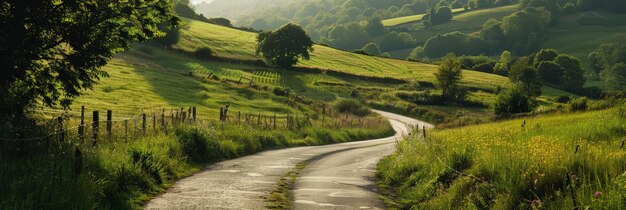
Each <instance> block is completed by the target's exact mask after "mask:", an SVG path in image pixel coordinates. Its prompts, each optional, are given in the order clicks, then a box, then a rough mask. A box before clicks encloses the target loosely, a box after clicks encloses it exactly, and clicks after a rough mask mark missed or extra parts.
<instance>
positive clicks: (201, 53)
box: [194, 47, 213, 60]
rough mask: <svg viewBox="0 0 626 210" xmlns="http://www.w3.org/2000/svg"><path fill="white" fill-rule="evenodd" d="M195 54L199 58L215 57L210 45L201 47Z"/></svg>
mask: <svg viewBox="0 0 626 210" xmlns="http://www.w3.org/2000/svg"><path fill="white" fill-rule="evenodd" d="M194 56H196V57H197V58H199V59H205V60H206V59H212V58H213V50H211V48H208V47H201V48H199V49H197V50H196V51H195V52H194Z"/></svg>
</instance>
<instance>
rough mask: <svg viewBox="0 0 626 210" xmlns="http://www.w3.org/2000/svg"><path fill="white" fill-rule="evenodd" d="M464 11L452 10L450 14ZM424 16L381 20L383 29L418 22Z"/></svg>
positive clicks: (460, 9) (462, 9) (459, 9)
mask: <svg viewBox="0 0 626 210" xmlns="http://www.w3.org/2000/svg"><path fill="white" fill-rule="evenodd" d="M464 11H465V9H464V8H457V9H452V13H453V14H458V13H462V12H464ZM424 15H426V14H417V15H410V16H404V17H397V18H391V19H386V20H383V21H382V23H383V26H385V27H392V26H397V25H402V24H407V23H412V22H417V21H420V20H422V17H424Z"/></svg>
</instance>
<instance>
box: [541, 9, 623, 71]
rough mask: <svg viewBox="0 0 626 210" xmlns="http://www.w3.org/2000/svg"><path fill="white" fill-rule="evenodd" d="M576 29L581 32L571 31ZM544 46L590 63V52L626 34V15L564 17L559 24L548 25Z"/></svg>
mask: <svg viewBox="0 0 626 210" xmlns="http://www.w3.org/2000/svg"><path fill="white" fill-rule="evenodd" d="M572 30H576V31H579V33H571V31H572ZM548 32H549V38H548V39H547V40H546V41H545V42H544V44H543V47H544V48H552V49H555V50H558V51H559V52H561V53H566V54H570V55H573V56H576V57H578V58H579V59H580V60H581V61H583V63H585V64H587V63H588V61H589V60H588V58H587V55H589V53H591V52H593V51H595V50H596V49H597V48H598V47H599V46H600V45H602V44H603V43H606V42H607V41H611V40H613V39H614V38H615V36H617V35H620V34H622V35H624V34H626V15H624V14H615V13H608V12H600V11H591V12H588V13H576V14H574V15H570V16H566V17H563V18H561V19H560V20H559V25H558V26H557V27H551V28H548Z"/></svg>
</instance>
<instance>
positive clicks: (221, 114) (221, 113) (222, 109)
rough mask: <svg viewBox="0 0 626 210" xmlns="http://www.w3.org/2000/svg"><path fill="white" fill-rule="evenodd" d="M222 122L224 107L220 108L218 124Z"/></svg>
mask: <svg viewBox="0 0 626 210" xmlns="http://www.w3.org/2000/svg"><path fill="white" fill-rule="evenodd" d="M223 121H224V107H220V122H223Z"/></svg>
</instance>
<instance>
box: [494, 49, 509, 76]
mask: <svg viewBox="0 0 626 210" xmlns="http://www.w3.org/2000/svg"><path fill="white" fill-rule="evenodd" d="M511 62H512V54H511V52H509V51H506V50H505V51H504V52H502V55H500V61H498V63H496V66H494V68H493V71H494V73H496V74H499V75H507V74H508V72H509V66H510V65H511Z"/></svg>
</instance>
